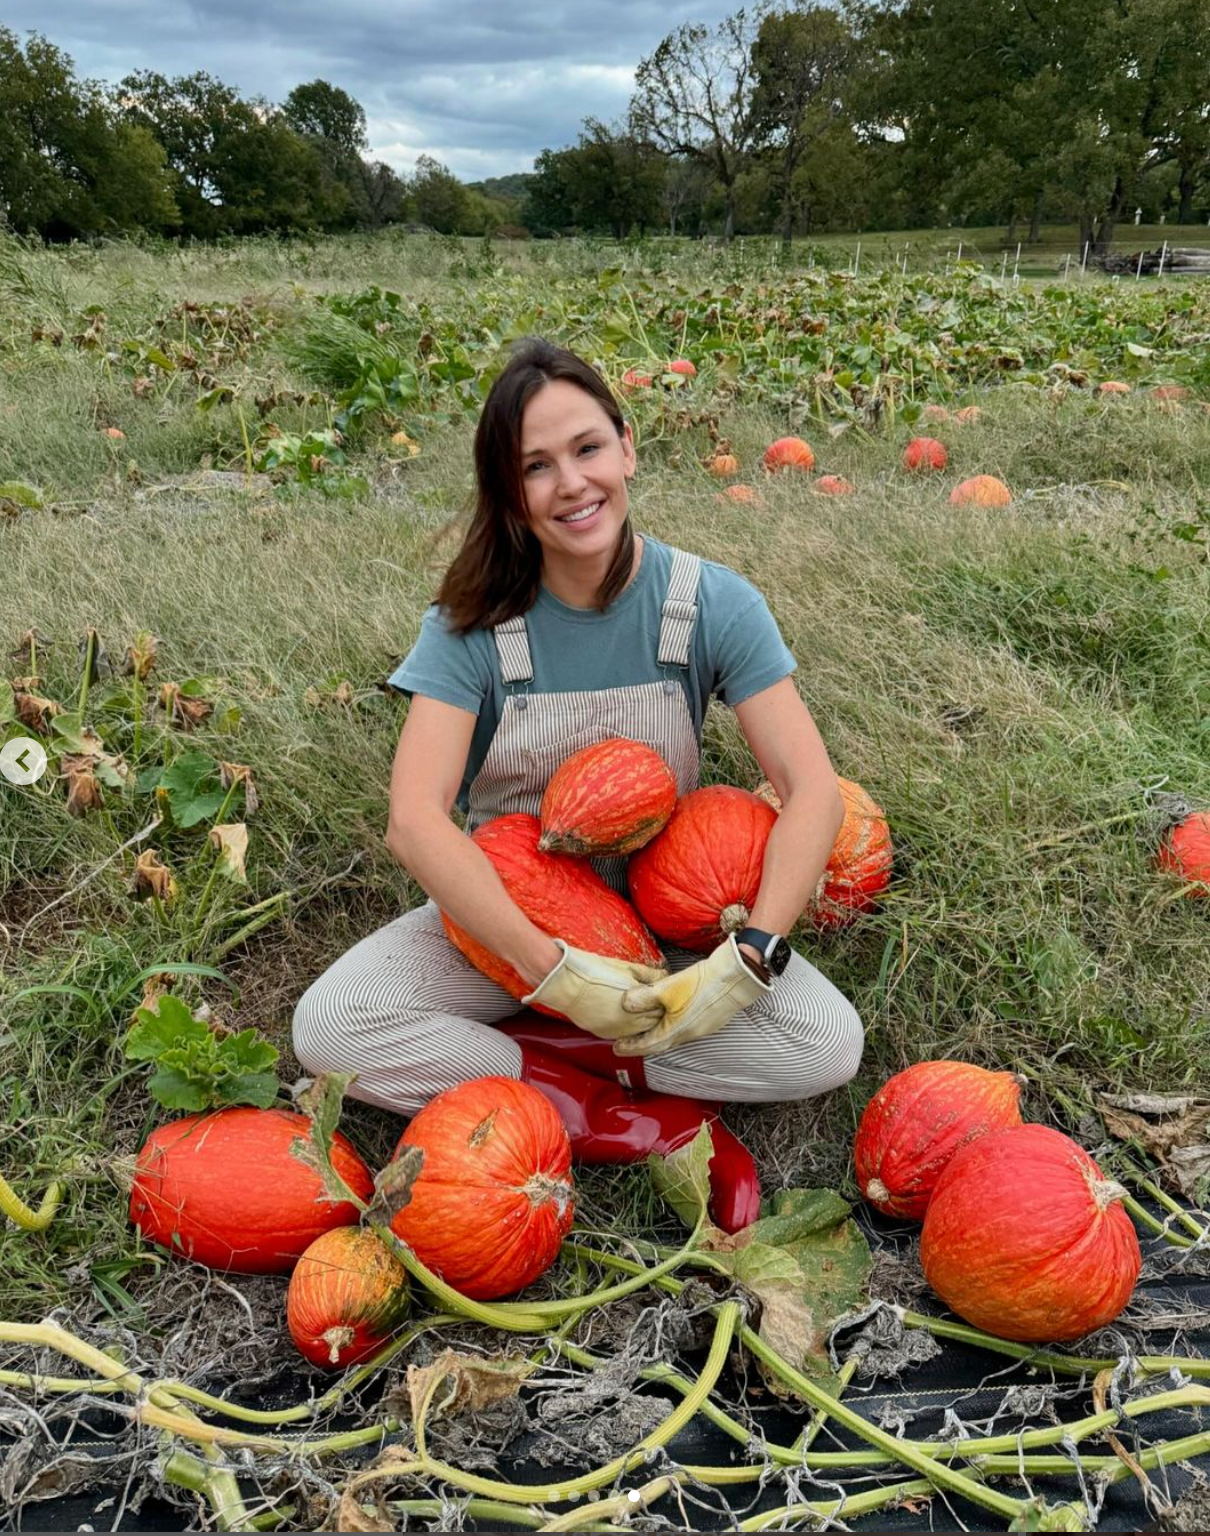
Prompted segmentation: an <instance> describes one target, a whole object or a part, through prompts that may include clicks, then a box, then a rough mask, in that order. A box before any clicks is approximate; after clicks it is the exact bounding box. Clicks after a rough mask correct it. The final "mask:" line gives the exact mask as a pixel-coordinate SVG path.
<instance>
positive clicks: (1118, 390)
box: [1097, 379, 1130, 395]
mask: <svg viewBox="0 0 1210 1536" xmlns="http://www.w3.org/2000/svg"><path fill="white" fill-rule="evenodd" d="M1129 393H1130V385H1129V384H1123V383H1121V381H1120V380H1118V379H1106V380H1105V381H1104V382H1103V383H1101V384H1098V385H1097V394H1098V395H1128V394H1129Z"/></svg>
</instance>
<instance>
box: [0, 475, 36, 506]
mask: <svg viewBox="0 0 1210 1536" xmlns="http://www.w3.org/2000/svg"><path fill="white" fill-rule="evenodd" d="M0 501H11V502H14V503H15V504H16V505H17V506H19V507H28V508H29V510H30V511H31V512H40V511H41V510H42V507H43V502H42V492H41V491H40V490H39V489H38V487H37V486H36V485H27V484H26V482H25V481H24V480H5V481H3V482H0Z"/></svg>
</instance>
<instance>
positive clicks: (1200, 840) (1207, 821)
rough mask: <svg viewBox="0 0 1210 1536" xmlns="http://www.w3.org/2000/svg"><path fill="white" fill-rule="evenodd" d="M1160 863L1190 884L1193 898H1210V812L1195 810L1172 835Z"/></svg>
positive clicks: (1171, 832)
mask: <svg viewBox="0 0 1210 1536" xmlns="http://www.w3.org/2000/svg"><path fill="white" fill-rule="evenodd" d="M1156 863H1157V864H1158V865H1159V867H1160V868H1161V869H1164V870H1167V871H1168V872H1169V874H1173V875H1179V876H1180V878H1181V879H1182V880H1185V881H1188V883H1189V890H1188V891H1187V892H1186V894H1187V895H1189V896H1210V811H1193V812H1192V813H1191V814H1190V815H1188V816H1186V817H1185V819H1184V820H1183V821H1178V822H1177V824H1176V826H1175V827H1173V828H1172V830H1171V831H1170V832H1169V833H1168V835H1167V837H1166V838H1165V839H1164V841H1163V842H1162V843H1161V845H1160V851H1159V853H1158V854H1157V855H1156Z"/></svg>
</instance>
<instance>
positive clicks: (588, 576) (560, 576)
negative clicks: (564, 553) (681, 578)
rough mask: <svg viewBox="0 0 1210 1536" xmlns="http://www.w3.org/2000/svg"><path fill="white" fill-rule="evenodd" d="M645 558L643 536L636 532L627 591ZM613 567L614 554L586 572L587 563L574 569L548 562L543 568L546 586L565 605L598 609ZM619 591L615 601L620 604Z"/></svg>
mask: <svg viewBox="0 0 1210 1536" xmlns="http://www.w3.org/2000/svg"><path fill="white" fill-rule="evenodd" d="M642 558H643V535H642V534H641V533H636V534H635V536H634V560H633V561H632V562H631V566H630V575H629V576H628V577H627V578H626V586H625V587H623V588H622V592H625V591H626V587H629V586H630V584H631V582H632V581H633V580H634V578H635V577H636V576H637V575H638V574H639V563H640V561H641V560H642ZM612 564H613V555H612V554H611V555H609V556H608V557H607V558H605V559H604V560H603V561H602V562H601V563H600V564H599V565H598V564H597V563H596V562H594V567H593V568H592V569H584V568H583V563H582V562H580V561H577V562H576V563H575V565H573V566H571V567H570V569H569V568H566V567H558V568H552V566H551V565H550V563H549V562H548V561H544V562H543V565H542V585H543V586H544V587H545V588H546V590H547V591H548V592H549V593H550V594H551V596H552V597H557V598H558V599H559V601H560V602H561V603H566V604H567V606H568V607H569V608H595V607H596V606H597V593H598V592H599V591H600V590H601V584H602V582H603V581H604V580H605V578H606V576H607V575H608V574H609V567H610V566H611V565H612ZM622 592H619V593H618V595H617V597H615V598H614V602H615V603H616V602H617V600H618V597H621V595H622Z"/></svg>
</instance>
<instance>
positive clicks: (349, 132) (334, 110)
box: [282, 80, 370, 154]
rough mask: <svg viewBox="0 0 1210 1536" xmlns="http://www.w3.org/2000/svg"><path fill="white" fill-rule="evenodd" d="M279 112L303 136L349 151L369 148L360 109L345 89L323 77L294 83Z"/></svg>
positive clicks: (364, 120)
mask: <svg viewBox="0 0 1210 1536" xmlns="http://www.w3.org/2000/svg"><path fill="white" fill-rule="evenodd" d="M282 115H283V117H284V118H285V120H286V122H287V123H289V125H290V127H291V128H293V129H294V131H295V132H296V133H301V134H302V135H303V137H304V138H316V139H324V140H326V141H327V142H328V143H329V144H331V145H333V146H335V147H336V148H338V149H343V150H347V151H348V152H349V153H351V154H360V153H361V151H362V150H363V149H368V148H369V144H370V141H369V139H368V138H367V136H366V115H365V112H364V110H363V109H362V107H361V106H360V104H359V103H358V102H356V101H354V99H353V97H352V96H350V95H349V93H348V92H347V91H342V90H341V88H340V87H339V86H338V85H329V83H328V82H327V81H326V80H312V81H311V82H310V83H309V84H307V85H296V86H295V87H294V89H293V90H292V91H291V92H290V94H289V95H288V96H287V97H286V99H285V101H284V102H282Z"/></svg>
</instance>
